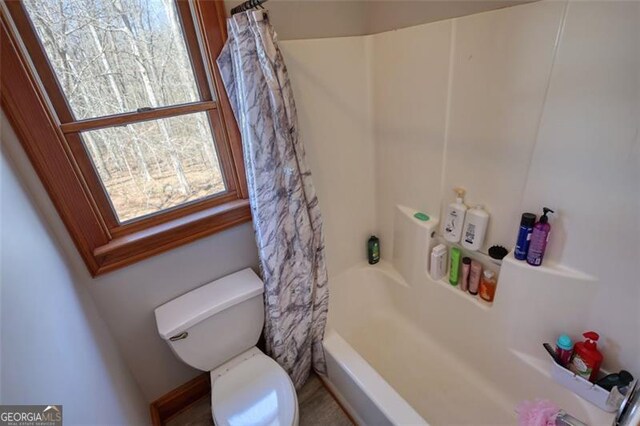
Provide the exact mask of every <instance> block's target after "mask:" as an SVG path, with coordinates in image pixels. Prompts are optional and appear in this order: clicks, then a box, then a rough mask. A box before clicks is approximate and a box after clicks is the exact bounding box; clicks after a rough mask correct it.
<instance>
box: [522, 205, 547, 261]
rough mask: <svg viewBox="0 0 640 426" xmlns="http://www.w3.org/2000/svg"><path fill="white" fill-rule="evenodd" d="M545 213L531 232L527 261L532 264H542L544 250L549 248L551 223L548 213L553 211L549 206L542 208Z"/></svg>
mask: <svg viewBox="0 0 640 426" xmlns="http://www.w3.org/2000/svg"><path fill="white" fill-rule="evenodd" d="M542 211H543V212H544V214H543V215H542V216H541V217H540V220H539V221H538V223H536V225H535V226H534V227H533V232H532V234H531V243H530V244H529V252H528V253H527V263H528V264H529V265H532V266H540V265H542V258H543V257H544V252H545V250H546V249H547V242H548V241H549V233H550V232H551V225H549V218H548V217H547V214H548V213H553V210H551V209H550V208H548V207H544V208H543V209H542Z"/></svg>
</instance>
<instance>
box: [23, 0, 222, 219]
mask: <svg viewBox="0 0 640 426" xmlns="http://www.w3.org/2000/svg"><path fill="white" fill-rule="evenodd" d="M24 5H25V8H26V10H27V12H28V14H29V17H30V19H31V21H32V23H33V25H34V28H35V30H36V33H37V35H38V37H39V39H40V42H41V44H42V46H43V47H44V49H45V51H46V54H47V57H48V59H49V62H50V63H51V66H52V68H53V70H54V72H55V74H56V77H57V79H58V81H59V84H60V86H61V88H62V91H63V92H64V94H65V97H66V99H67V102H68V104H69V106H70V108H71V111H72V112H73V114H74V116H75V118H76V119H88V118H97V117H104V116H109V115H113V114H121V113H126V112H132V111H137V110H139V109H141V108H158V107H165V106H172V105H180V104H185V103H190V102H196V101H200V100H201V98H200V94H199V92H198V87H197V84H196V80H195V77H194V72H193V68H192V65H191V62H190V58H189V54H188V50H187V48H186V45H185V40H184V37H183V33H182V28H181V24H180V22H179V20H178V18H177V11H176V8H175V4H174V1H173V0H25V2H24ZM81 137H82V140H83V143H84V147H85V150H86V152H87V154H88V155H89V157H90V159H91V161H92V163H93V166H94V167H95V169H96V171H97V174H98V176H99V177H100V179H101V181H102V184H103V186H104V188H105V190H106V192H107V194H108V196H109V198H110V201H111V205H112V207H113V209H114V211H115V213H116V215H117V217H118V219H119V221H120V222H126V221H130V220H132V219H136V218H139V217H141V216H144V215H148V214H152V213H155V212H158V211H161V210H165V209H168V208H172V207H176V206H179V205H182V204H184V203H188V202H192V201H195V200H199V199H202V198H204V197H208V196H212V195H215V194H218V193H221V192H224V191H225V189H226V187H225V183H224V178H223V175H222V172H221V167H220V162H219V159H218V155H217V152H216V148H215V143H214V136H213V132H212V130H211V127H210V123H209V120H208V119H207V117H206V114H204V113H194V114H186V115H181V116H176V117H171V118H165V119H157V120H151V121H146V122H140V123H135V124H129V125H126V126H121V127H111V128H106V129H100V130H91V131H86V132H82V133H81Z"/></svg>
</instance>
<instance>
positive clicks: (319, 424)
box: [166, 374, 353, 426]
mask: <svg viewBox="0 0 640 426" xmlns="http://www.w3.org/2000/svg"><path fill="white" fill-rule="evenodd" d="M298 407H299V410H300V411H299V415H300V426H352V425H353V423H351V421H350V420H349V417H347V415H346V414H345V413H344V411H342V408H341V407H340V405H338V403H337V402H336V401H335V399H333V396H332V395H331V394H330V393H329V392H328V391H327V389H326V388H325V387H324V385H323V384H322V382H321V381H320V379H319V378H318V376H316V375H315V374H312V375H311V376H310V377H309V380H307V383H305V385H304V386H303V387H302V389H300V390H299V391H298ZM166 425H167V426H211V425H213V420H212V418H211V397H210V396H209V395H207V396H206V397H204V398H202V399H200V400H198V401H196V402H195V403H193V404H192V405H190V406H189V407H187V408H186V409H185V410H183V411H181V412H180V413H178V414H176V415H175V416H173V417H172V418H170V419H169V420H168V421H167V422H166Z"/></svg>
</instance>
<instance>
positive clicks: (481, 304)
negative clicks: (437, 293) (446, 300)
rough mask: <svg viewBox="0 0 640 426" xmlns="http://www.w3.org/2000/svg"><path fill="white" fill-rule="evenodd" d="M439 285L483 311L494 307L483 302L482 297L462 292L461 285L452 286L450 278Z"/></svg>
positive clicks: (439, 281)
mask: <svg viewBox="0 0 640 426" xmlns="http://www.w3.org/2000/svg"><path fill="white" fill-rule="evenodd" d="M429 279H431V277H429ZM431 281H433V279H431ZM435 282H436V284H437V285H440V286H443V287H445V288H446V289H447V290H448V291H451V292H452V293H454V294H455V295H456V296H458V297H461V298H463V299H465V300H467V301H468V302H470V303H473V304H474V305H476V306H477V307H479V308H480V309H482V310H485V311H488V310H490V309H491V306H493V303H490V302H487V301H485V300H483V299H482V298H481V297H480V296H474V295H473V294H471V293H469V292H466V291H462V290H461V289H460V284H458V285H451V283H450V282H449V278H448V277H444V278H442V279H440V280H438V281H435Z"/></svg>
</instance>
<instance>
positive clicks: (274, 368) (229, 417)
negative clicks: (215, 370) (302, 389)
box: [211, 354, 298, 426]
mask: <svg viewBox="0 0 640 426" xmlns="http://www.w3.org/2000/svg"><path fill="white" fill-rule="evenodd" d="M212 379H214V378H213V377H212ZM297 404H298V401H297V398H296V393H295V389H294V387H293V383H291V379H289V376H287V373H285V371H284V370H283V369H282V368H281V367H280V366H279V365H278V364H277V363H276V362H275V361H274V360H272V359H271V358H269V357H268V356H266V355H264V354H260V355H256V356H253V357H251V358H249V359H247V360H245V361H242V362H241V363H240V364H237V365H236V366H234V367H232V368H231V369H230V370H229V371H228V372H226V373H225V374H223V375H222V376H220V377H218V378H217V379H215V380H213V382H212V384H211V406H212V412H213V419H214V421H215V423H216V425H219V426H249V425H251V426H267V425H269V426H291V425H292V424H293V419H294V417H295V413H296V411H297Z"/></svg>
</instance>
